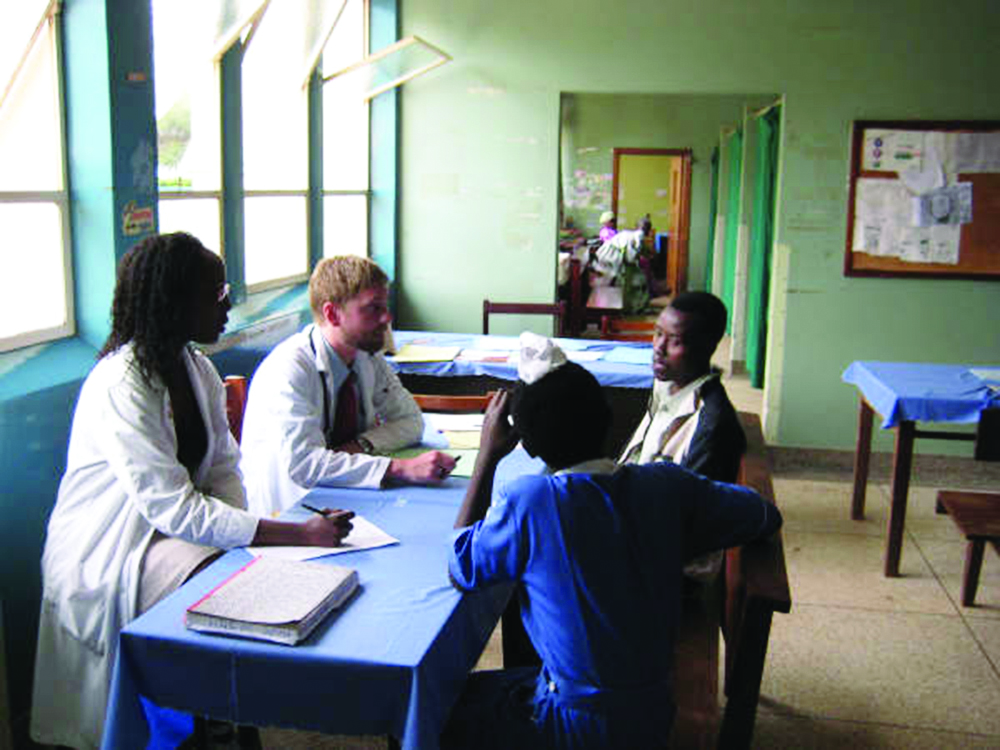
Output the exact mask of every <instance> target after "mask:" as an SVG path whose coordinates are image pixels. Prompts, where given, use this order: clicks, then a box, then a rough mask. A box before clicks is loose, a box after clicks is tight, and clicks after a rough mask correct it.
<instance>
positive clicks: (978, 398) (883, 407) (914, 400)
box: [841, 362, 997, 429]
mask: <svg viewBox="0 0 1000 750" xmlns="http://www.w3.org/2000/svg"><path fill="white" fill-rule="evenodd" d="M969 370H970V366H969V365H939V364H927V363H918V362H852V363H851V365H850V366H849V367H848V368H847V369H846V370H845V371H844V374H843V375H842V376H841V379H842V380H843V381H844V382H845V383H851V384H852V385H855V386H857V387H858V388H859V389H860V391H861V393H862V394H863V395H864V397H865V400H867V401H868V403H869V404H871V406H872V408H873V409H875V411H877V412H878V413H879V414H881V415H882V427H883V429H886V428H890V427H895V426H896V425H897V424H899V422H901V421H912V422H956V423H963V424H969V423H975V422H978V421H979V413H980V412H981V411H982V410H983V409H985V408H987V407H988V406H990V405H991V403H992V404H993V405H994V406H995V405H997V401H996V398H995V396H994V394H992V392H991V391H990V389H989V387H988V386H987V385H986V384H985V383H983V382H982V381H981V380H980V379H979V378H978V377H976V376H975V375H973V374H972V373H971V372H969Z"/></svg>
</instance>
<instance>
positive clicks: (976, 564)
mask: <svg viewBox="0 0 1000 750" xmlns="http://www.w3.org/2000/svg"><path fill="white" fill-rule="evenodd" d="M985 548H986V540H985V539H970V540H969V544H968V546H967V547H966V548H965V570H964V571H962V606H963V607H971V606H972V604H973V603H974V602H975V601H976V589H977V588H979V571H980V570H981V569H982V567H983V550H984V549H985Z"/></svg>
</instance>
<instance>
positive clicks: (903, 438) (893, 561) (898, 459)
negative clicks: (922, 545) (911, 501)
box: [885, 420, 917, 578]
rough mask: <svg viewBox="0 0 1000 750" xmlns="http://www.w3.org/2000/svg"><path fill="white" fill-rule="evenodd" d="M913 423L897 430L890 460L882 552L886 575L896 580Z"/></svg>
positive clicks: (900, 426) (907, 423)
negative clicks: (889, 499) (886, 531)
mask: <svg viewBox="0 0 1000 750" xmlns="http://www.w3.org/2000/svg"><path fill="white" fill-rule="evenodd" d="M916 431H917V426H916V423H915V422H909V421H905V420H904V421H902V422H900V423H899V426H898V427H897V428H896V452H895V454H894V455H893V457H892V489H891V494H892V506H891V507H890V508H889V539H888V541H887V543H886V550H885V575H886V577H887V578H895V577H897V576H899V557H900V554H901V553H902V551H903V528H904V526H905V524H906V496H907V493H908V492H909V489H910V469H911V468H912V466H913V438H914V433H916Z"/></svg>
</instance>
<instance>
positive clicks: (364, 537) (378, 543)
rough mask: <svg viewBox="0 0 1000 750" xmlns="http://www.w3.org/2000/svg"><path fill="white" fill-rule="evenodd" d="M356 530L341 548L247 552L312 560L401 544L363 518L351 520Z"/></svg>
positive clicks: (252, 549)
mask: <svg viewBox="0 0 1000 750" xmlns="http://www.w3.org/2000/svg"><path fill="white" fill-rule="evenodd" d="M351 523H352V524H353V525H354V528H353V529H351V533H350V534H348V535H347V538H346V539H345V540H344V543H343V544H342V545H341V546H339V547H247V548H246V550H247V552H249V553H250V554H251V555H253V556H254V557H278V558H281V559H282V560H311V559H313V558H316V557H326V556H327V555H342V554H344V553H345V552H357V551H358V550H362V549H375V548H376V547H387V546H389V545H390V544H399V540H398V539H396V538H395V537H393V536H389V535H388V534H386V533H385V532H384V531H382V529H380V528H379V527H378V526H376V525H375V524H373V523H372V522H371V521H369V520H368V519H367V518H364V517H363V516H355V517H354V518H352V519H351Z"/></svg>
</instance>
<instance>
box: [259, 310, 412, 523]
mask: <svg viewBox="0 0 1000 750" xmlns="http://www.w3.org/2000/svg"><path fill="white" fill-rule="evenodd" d="M353 370H354V372H355V373H356V375H357V386H358V396H359V401H360V408H361V415H360V420H361V421H360V429H361V431H360V433H359V434H360V435H361V436H363V437H365V438H367V439H368V440H370V441H371V443H372V445H373V446H374V448H375V450H376V451H378V452H384V451H391V450H396V449H398V448H402V447H404V446H407V445H412V444H414V443H417V442H419V441H420V436H421V435H422V434H423V417H422V416H421V413H420V407H419V406H417V403H416V402H415V401H414V400H413V396H411V395H410V394H409V393H408V392H407V391H406V389H405V388H403V384H402V383H400V382H399V378H398V377H396V373H394V372H393V371H392V368H390V367H389V364H388V363H387V362H386V361H385V358H384V357H383V356H382V355H381V354H367V353H365V352H363V351H359V352H358V353H357V356H356V358H355V360H354V365H353ZM347 372H348V369H347V366H346V365H345V364H344V363H343V362H342V361H341V360H340V358H339V357H338V356H337V355H336V353H335V352H333V351H332V349H331V348H330V347H329V346H328V345H327V344H326V342H325V340H324V338H323V335H322V333H321V332H320V330H319V328H317V327H316V326H314V325H308V326H306V327H305V328H304V329H303V330H301V331H299V332H298V333H296V334H294V335H292V336H290V337H289V338H287V339H285V340H284V341H282V342H281V343H280V344H278V346H276V347H275V348H274V350H273V351H272V352H271V353H270V354H268V355H267V357H266V358H265V359H264V361H263V362H261V363H260V366H259V367H258V368H257V371H256V372H255V373H254V375H253V379H252V380H251V382H250V391H249V394H248V396H247V408H246V412H245V414H244V416H243V438H242V441H241V448H242V452H243V458H242V460H241V462H240V469H241V470H242V472H243V477H244V482H245V484H246V488H247V501H248V503H249V507H250V510H251V511H253V512H254V513H256V514H258V515H260V516H264V517H269V516H271V515H272V514H273V513H275V512H276V511H280V510H283V509H285V508H289V507H291V506H292V505H294V504H295V503H296V502H298V500H299V499H300V498H302V497H303V496H304V495H305V494H306V493H307V492H308V491H309V490H310V489H311V488H312V487H314V486H316V485H332V486H339V487H369V488H377V487H379V486H380V485H381V483H382V479H383V477H384V476H385V472H386V470H387V469H388V468H389V463H390V459H389V458H387V457H385V456H369V455H366V454H363V453H356V454H349V453H342V452H336V451H332V450H328V449H327V447H326V438H325V435H324V427H328V426H329V425H324V424H323V419H324V409H323V391H324V389H325V390H326V394H327V403H328V410H327V415H326V416H327V417H328V419H330V420H332V419H333V418H334V415H335V414H336V408H337V388H338V387H339V385H340V383H342V382H343V380H344V379H345V378H346V377H347Z"/></svg>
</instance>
